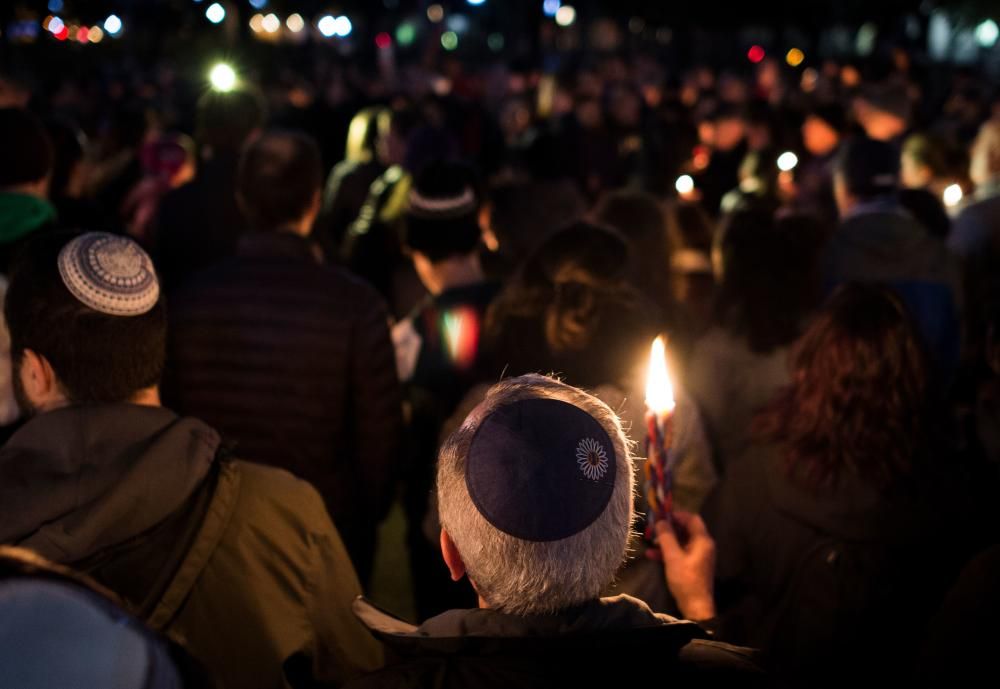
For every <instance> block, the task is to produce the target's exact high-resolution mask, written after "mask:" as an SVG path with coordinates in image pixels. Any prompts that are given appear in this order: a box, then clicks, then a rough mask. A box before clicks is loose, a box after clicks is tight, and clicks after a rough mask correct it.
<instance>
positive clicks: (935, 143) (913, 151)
mask: <svg viewBox="0 0 1000 689" xmlns="http://www.w3.org/2000/svg"><path fill="white" fill-rule="evenodd" d="M903 156H904V157H909V158H910V159H911V160H912V161H913V162H914V163H916V164H917V165H918V166H920V167H926V168H927V169H928V170H929V172H930V174H931V177H934V178H937V177H943V176H945V175H946V174H948V162H949V161H948V145H947V143H946V142H945V141H944V140H943V139H942V138H941V137H938V136H935V135H933V134H926V133H921V134H911V135H910V136H908V137H907V138H906V141H904V142H903Z"/></svg>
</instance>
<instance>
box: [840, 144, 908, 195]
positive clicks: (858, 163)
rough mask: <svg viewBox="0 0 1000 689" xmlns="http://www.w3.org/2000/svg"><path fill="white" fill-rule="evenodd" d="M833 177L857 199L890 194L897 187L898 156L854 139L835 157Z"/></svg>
mask: <svg viewBox="0 0 1000 689" xmlns="http://www.w3.org/2000/svg"><path fill="white" fill-rule="evenodd" d="M834 174H835V175H836V177H837V179H839V180H840V182H841V183H842V184H843V186H844V189H845V190H846V191H847V192H848V193H849V194H850V195H851V196H853V197H855V198H857V199H860V200H867V199H873V198H876V197H879V196H884V195H886V194H892V193H895V191H896V189H897V186H898V184H899V154H898V153H897V152H896V149H895V148H893V147H892V145H890V144H887V143H885V142H883V141H876V140H874V139H870V138H868V137H864V136H858V137H854V138H851V139H849V140H848V141H846V142H845V143H844V145H843V146H841V148H840V151H839V152H838V153H837V157H836V159H835V162H834Z"/></svg>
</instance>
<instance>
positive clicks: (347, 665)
mask: <svg viewBox="0 0 1000 689" xmlns="http://www.w3.org/2000/svg"><path fill="white" fill-rule="evenodd" d="M67 239H68V238H67V237H66V236H65V235H59V234H49V235H42V236H39V237H38V238H37V239H36V240H34V241H32V242H30V243H29V244H28V245H27V246H26V248H25V249H24V251H23V253H22V254H21V256H20V258H19V260H18V262H17V263H16V264H15V267H14V270H13V272H12V274H11V282H10V289H9V291H8V293H7V301H6V305H5V312H6V316H7V321H8V323H9V325H10V333H11V352H12V361H13V364H14V383H15V391H16V393H17V396H18V401H19V403H20V405H21V408H22V409H23V410H25V412H26V413H27V414H28V415H29V417H30V418H29V420H28V422H27V423H26V424H25V425H24V426H23V427H22V428H21V429H20V430H19V431H18V432H17V433H15V434H14V436H13V437H12V438H11V439H10V441H9V442H8V443H7V444H6V445H5V446H4V447H3V449H2V450H0V544H11V545H18V546H21V547H24V548H28V549H30V550H33V551H36V552H37V553H39V554H40V555H42V556H43V557H45V558H48V559H49V560H52V561H55V562H58V563H60V564H64V565H69V566H72V567H74V568H76V569H79V570H81V571H83V572H86V573H88V574H90V575H91V576H92V577H93V578H95V579H96V580H97V581H98V582H99V583H101V584H103V585H104V586H106V587H107V588H110V589H112V590H113V591H115V592H116V593H118V594H119V595H120V596H121V597H122V599H123V600H124V601H125V602H126V603H127V604H128V606H129V607H130V608H131V610H132V611H133V612H135V613H136V614H137V615H138V616H139V617H141V618H142V619H144V620H145V621H146V622H148V624H149V625H150V626H152V627H153V628H155V629H157V630H159V631H162V632H164V633H166V634H167V635H169V636H170V637H172V638H173V639H175V640H177V641H179V642H181V643H182V644H184V645H185V646H186V647H187V648H188V649H189V650H190V651H191V653H192V654H193V655H195V656H196V657H198V658H199V659H200V660H201V661H202V662H203V663H204V664H205V665H206V666H207V667H208V668H209V670H210V671H211V672H212V674H213V675H214V676H215V679H216V682H217V686H218V687H220V689H226V688H234V689H235V688H239V689H244V688H247V687H260V688H262V689H264V688H268V689H270V688H277V687H281V686H283V682H284V679H283V672H282V663H283V662H284V661H285V659H286V658H288V657H289V656H292V655H294V654H297V653H308V654H309V655H311V656H312V657H313V658H314V659H315V663H316V665H315V667H314V672H315V673H316V674H317V676H324V677H327V678H328V679H330V680H332V681H338V682H339V681H343V680H344V679H347V678H349V677H350V676H352V675H353V674H356V673H357V672H359V671H361V670H370V669H372V668H375V667H377V666H378V665H379V664H380V662H381V649H380V648H379V646H378V644H377V643H376V642H375V641H374V640H372V639H370V638H368V637H367V636H366V635H365V634H364V630H363V629H362V628H361V627H360V625H359V624H358V623H357V621H356V620H355V619H354V618H353V616H352V615H351V611H350V604H351V600H352V599H353V598H354V597H355V596H356V595H357V594H358V593H359V592H360V586H359V584H358V580H357V578H356V576H355V574H354V570H353V569H352V567H351V563H350V560H349V559H348V557H347V553H346V552H345V550H344V546H343V544H342V543H341V540H340V537H339V535H338V533H337V531H336V529H335V528H334V526H333V524H332V523H331V521H330V517H329V516H328V515H327V512H326V510H325V509H324V506H323V501H322V499H321V498H320V496H319V495H318V494H317V492H316V491H315V490H314V489H313V488H312V487H311V486H309V485H308V484H307V483H305V482H304V481H301V480H299V479H296V478H294V477H292V476H291V475H290V474H287V473H285V472H283V471H279V470H277V469H272V468H267V467H262V466H257V465H254V464H248V463H244V462H239V461H233V460H231V459H230V458H229V457H228V453H227V452H226V451H225V450H224V449H223V448H222V447H221V444H220V440H219V434H218V433H217V432H216V431H215V430H214V429H212V428H211V427H209V426H208V425H206V424H205V423H203V422H201V421H199V420H197V419H193V418H181V417H178V416H177V415H176V414H174V413H173V412H171V411H169V410H167V409H165V408H163V407H161V406H160V399H159V390H158V383H159V380H160V376H161V374H162V372H163V365H164V352H165V347H166V343H165V340H166V313H165V308H164V301H163V298H162V296H161V293H160V285H159V281H158V279H157V276H156V273H155V272H154V270H153V266H152V262H151V261H150V259H149V256H147V255H146V253H145V252H144V251H143V250H142V249H141V248H140V247H139V246H138V245H137V244H136V243H135V242H133V241H132V240H129V239H125V238H123V237H116V236H113V235H109V234H103V233H90V234H85V235H82V236H79V237H75V238H72V239H69V241H67Z"/></svg>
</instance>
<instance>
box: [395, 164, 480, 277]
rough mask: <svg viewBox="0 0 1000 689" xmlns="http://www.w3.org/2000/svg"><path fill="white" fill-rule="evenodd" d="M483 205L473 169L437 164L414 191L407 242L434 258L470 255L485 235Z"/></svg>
mask: <svg viewBox="0 0 1000 689" xmlns="http://www.w3.org/2000/svg"><path fill="white" fill-rule="evenodd" d="M479 206H480V203H479V198H478V196H477V194H476V188H475V175H474V173H473V172H472V170H471V169H470V168H468V167H466V166H464V165H460V164H457V163H435V164H433V165H431V166H429V167H428V168H426V169H425V170H424V171H423V172H422V173H421V174H420V175H419V176H418V177H417V180H416V183H415V184H414V186H413V188H412V189H411V190H410V195H409V198H408V202H407V210H406V232H405V237H404V243H405V244H406V246H408V247H409V248H410V249H412V250H414V251H419V252H420V253H422V254H424V255H425V256H427V257H428V258H429V259H430V260H431V261H441V260H444V259H446V258H448V257H450V256H456V255H459V256H460V255H464V254H468V253H470V252H472V251H473V250H474V249H475V248H476V246H478V244H479V239H480V236H481V231H480V228H479Z"/></svg>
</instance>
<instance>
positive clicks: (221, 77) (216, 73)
mask: <svg viewBox="0 0 1000 689" xmlns="http://www.w3.org/2000/svg"><path fill="white" fill-rule="evenodd" d="M208 80H209V81H210V82H212V88H214V89H215V90H216V91H222V92H223V93H225V92H226V91H232V90H233V88H235V87H236V72H235V71H233V68H232V67H230V66H229V65H227V64H226V63H225V62H220V63H219V64H217V65H215V67H212V71H211V72H209V73H208Z"/></svg>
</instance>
